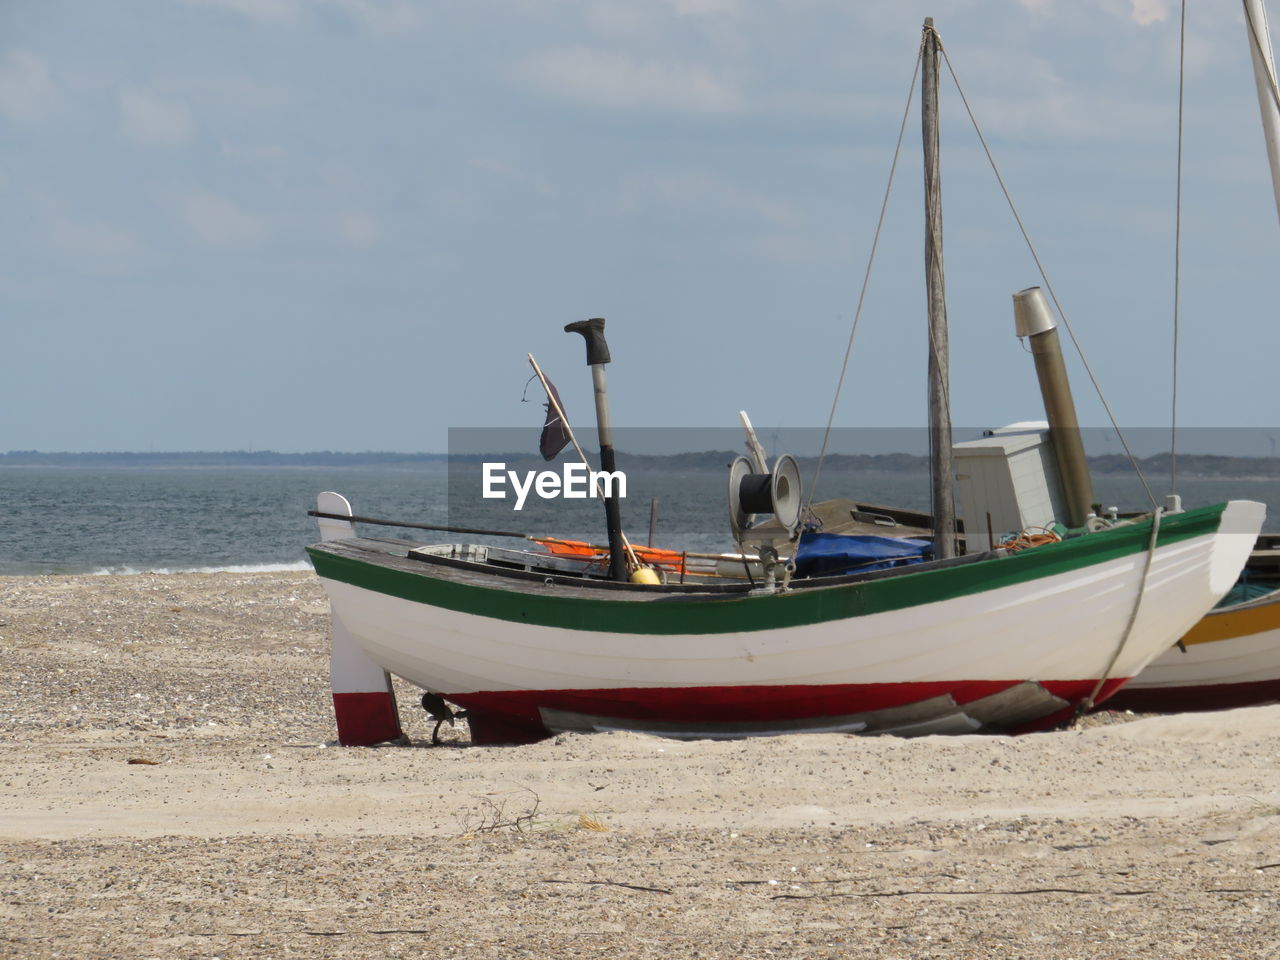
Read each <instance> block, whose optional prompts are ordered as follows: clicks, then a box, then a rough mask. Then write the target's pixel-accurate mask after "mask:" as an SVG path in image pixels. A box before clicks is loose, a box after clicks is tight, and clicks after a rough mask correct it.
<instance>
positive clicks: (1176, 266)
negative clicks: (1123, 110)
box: [1169, 0, 1187, 494]
mask: <svg viewBox="0 0 1280 960" xmlns="http://www.w3.org/2000/svg"><path fill="white" fill-rule="evenodd" d="M1186 62H1187V0H1182V18H1181V33H1180V35H1179V37H1178V174H1177V186H1176V188H1175V193H1176V197H1177V199H1176V201H1175V203H1174V215H1173V391H1172V393H1173V397H1172V399H1171V400H1170V410H1169V493H1170V494H1177V492H1178V332H1179V328H1180V324H1179V322H1178V321H1179V308H1180V306H1181V300H1182V127H1183V114H1184V110H1183V104H1184V99H1183V91H1184V89H1185V87H1186V75H1187V71H1186Z"/></svg>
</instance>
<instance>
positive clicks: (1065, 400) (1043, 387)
mask: <svg viewBox="0 0 1280 960" xmlns="http://www.w3.org/2000/svg"><path fill="white" fill-rule="evenodd" d="M1013 321H1014V329H1015V331H1016V332H1017V334H1018V338H1019V339H1021V338H1023V337H1026V338H1027V339H1028V340H1029V341H1030V342H1031V355H1032V356H1033V357H1034V358H1035V363H1036V379H1038V380H1039V381H1040V395H1041V397H1043V398H1044V412H1045V416H1046V417H1047V418H1048V420H1049V442H1050V443H1052V444H1053V452H1054V455H1055V457H1056V459H1057V461H1058V472H1059V473H1060V474H1061V475H1062V488H1063V493H1064V494H1065V495H1066V498H1067V525H1068V526H1071V527H1083V526H1084V524H1085V520H1086V519H1087V518H1088V516H1089V513H1090V511H1091V510H1092V506H1093V480H1092V479H1091V478H1090V476H1089V463H1088V461H1087V460H1086V459H1085V455H1084V443H1083V441H1082V440H1081V438H1080V421H1079V420H1078V419H1077V418H1076V405H1075V402H1074V401H1073V400H1072V399H1071V384H1070V382H1069V381H1068V380H1067V367H1066V364H1065V363H1064V362H1063V359H1062V344H1061V342H1060V341H1059V339H1058V321H1057V320H1056V319H1055V318H1054V316H1053V313H1052V311H1051V310H1050V309H1049V304H1048V302H1047V301H1046V300H1045V298H1044V294H1043V293H1041V291H1040V288H1039V287H1028V288H1027V289H1026V290H1019V291H1018V292H1017V293H1015V294H1014V295H1013Z"/></svg>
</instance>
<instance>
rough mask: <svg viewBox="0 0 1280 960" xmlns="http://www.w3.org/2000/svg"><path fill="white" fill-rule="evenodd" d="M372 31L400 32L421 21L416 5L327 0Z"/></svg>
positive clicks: (363, 0)
mask: <svg viewBox="0 0 1280 960" xmlns="http://www.w3.org/2000/svg"><path fill="white" fill-rule="evenodd" d="M328 2H329V3H332V4H333V5H334V6H336V7H338V8H339V9H341V10H344V11H346V13H347V14H348V15H349V16H350V17H351V18H352V19H353V20H355V21H357V22H359V23H363V24H364V25H365V26H366V27H367V28H368V29H369V30H371V31H373V32H374V33H400V32H402V31H405V30H412V29H413V28H415V27H417V26H418V25H419V24H420V23H421V22H422V15H421V13H420V11H419V10H418V8H417V7H415V6H414V5H413V4H409V3H395V2H387V0H328Z"/></svg>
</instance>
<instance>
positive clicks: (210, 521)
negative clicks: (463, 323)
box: [0, 456, 1280, 576]
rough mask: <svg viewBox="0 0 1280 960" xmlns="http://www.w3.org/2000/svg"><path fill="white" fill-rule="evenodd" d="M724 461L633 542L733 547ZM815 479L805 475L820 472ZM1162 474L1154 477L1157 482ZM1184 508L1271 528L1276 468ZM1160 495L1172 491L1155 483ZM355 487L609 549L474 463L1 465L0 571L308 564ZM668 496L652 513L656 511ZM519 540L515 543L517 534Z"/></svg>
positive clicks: (650, 484)
mask: <svg viewBox="0 0 1280 960" xmlns="http://www.w3.org/2000/svg"><path fill="white" fill-rule="evenodd" d="M719 459H720V461H721V464H720V466H718V467H716V468H715V469H703V468H701V467H700V466H698V465H697V464H696V463H695V464H689V463H685V464H683V465H682V466H681V468H680V469H678V470H673V469H662V470H655V469H650V468H648V467H646V468H644V469H636V470H633V471H631V472H630V473H629V475H628V479H629V481H630V489H629V491H628V498H627V500H626V501H624V504H623V524H624V529H625V530H626V531H627V532H628V535H629V536H630V538H631V539H632V541H633V542H635V543H645V542H647V541H648V533H649V521H650V515H651V509H652V510H653V511H654V513H655V514H656V522H655V529H654V539H653V543H654V544H655V545H657V546H661V547H666V548H669V549H675V550H690V551H725V550H731V549H733V542H732V539H731V537H730V535H729V529H728V522H727V503H726V486H725V484H726V479H725V471H724V466H723V459H724V458H723V457H722V456H721V457H719ZM808 479H809V473H808V472H807V471H806V472H805V480H806V481H808ZM1153 483H1154V481H1153ZM1095 488H1096V496H1097V499H1099V500H1100V501H1102V502H1103V503H1104V504H1105V505H1106V506H1112V505H1114V506H1117V507H1118V508H1120V509H1121V510H1122V511H1124V510H1140V509H1143V508H1144V506H1145V505H1146V504H1147V503H1148V501H1147V500H1146V497H1145V494H1144V492H1143V490H1142V488H1141V485H1140V484H1139V483H1138V482H1137V480H1136V478H1134V477H1132V476H1123V475H1111V474H1095ZM1180 488H1181V493H1182V496H1183V500H1184V504H1185V505H1186V506H1187V507H1194V506H1201V505H1205V504H1209V503H1216V502H1220V501H1222V500H1228V499H1254V500H1261V501H1263V502H1264V503H1266V504H1267V506H1268V521H1267V525H1266V529H1267V530H1269V531H1272V530H1280V484H1278V483H1277V482H1276V481H1275V480H1274V479H1271V478H1269V477H1266V476H1255V477H1240V478H1227V477H1199V478H1198V477H1191V476H1186V477H1184V478H1183V479H1182V480H1181V482H1180ZM1155 489H1156V494H1157V496H1161V495H1162V493H1163V491H1162V490H1161V489H1160V488H1158V487H1157V488H1155ZM326 490H334V491H337V492H339V493H342V494H344V495H345V496H347V498H348V499H349V500H350V502H351V504H352V507H353V510H354V511H355V512H356V513H357V514H359V515H362V516H370V517H378V518H384V519H389V520H399V521H411V522H418V523H428V524H435V525H439V526H450V525H455V526H466V527H476V528H482V529H494V530H503V531H515V532H523V533H525V534H527V535H528V536H531V537H533V536H555V537H561V538H565V539H573V540H586V541H589V542H597V543H599V542H603V541H604V539H605V533H604V523H603V511H601V510H600V509H599V506H598V504H596V503H594V502H591V501H581V500H580V501H563V500H560V501H543V500H535V498H530V499H529V501H528V502H527V503H526V505H525V508H524V509H522V510H520V511H516V510H514V509H512V502H511V501H510V500H487V499H483V498H482V497H481V496H480V488H479V471H478V469H474V464H472V465H471V466H469V467H468V468H467V469H464V470H458V471H455V474H454V476H453V477H450V476H449V475H448V473H447V471H445V470H427V469H418V468H416V467H414V466H412V465H407V464H403V463H392V464H381V465H374V464H364V465H348V466H333V465H294V466H281V465H272V466H265V465H244V464H241V465H227V464H222V465H201V466H194V465H187V466H181V465H173V464H166V465H150V464H140V465H139V464H135V465H132V466H127V465H126V466H121V465H118V464H113V465H102V464H98V465H83V464H82V465H75V466H72V465H61V466H49V465H24V466H20V467H5V466H0V500H2V501H3V502H4V504H5V505H6V508H7V509H6V518H5V519H6V522H5V523H4V524H3V525H0V575H5V576H32V575H59V574H132V573H182V572H231V573H251V572H256V571H261V572H273V571H288V570H308V569H310V564H309V562H308V561H307V557H306V553H305V547H306V546H307V545H308V544H310V543H313V542H315V541H316V540H318V539H319V530H318V527H317V525H316V521H315V519H314V518H312V517H309V516H307V511H308V510H311V509H314V506H315V497H316V495H317V494H318V493H320V492H322V491H326ZM830 497H849V498H853V499H857V500H860V501H862V502H864V503H871V504H885V505H893V506H897V507H902V508H907V509H918V510H924V509H927V507H928V503H929V481H928V474H927V472H926V471H923V470H920V469H916V470H909V469H908V470H899V471H888V470H869V469H865V468H859V467H847V466H846V467H841V466H839V465H838V463H833V464H829V465H828V466H827V467H824V471H823V476H822V483H821V488H820V490H819V496H818V499H826V498H830ZM654 501H656V506H652V507H651V505H653V504H654ZM362 530H364V531H366V532H369V533H371V534H373V535H380V536H389V537H396V536H404V537H407V538H411V539H415V540H425V541H427V542H437V543H439V542H462V541H466V542H477V543H494V544H501V543H507V544H510V543H512V542H513V541H512V539H511V538H509V537H488V536H479V535H475V536H473V535H466V536H463V535H458V534H449V533H444V532H440V533H433V532H430V531H410V532H406V531H397V530H396V529H395V528H386V527H373V526H364V527H362ZM516 542H518V541H516Z"/></svg>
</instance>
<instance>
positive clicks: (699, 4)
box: [668, 0, 741, 17]
mask: <svg viewBox="0 0 1280 960" xmlns="http://www.w3.org/2000/svg"><path fill="white" fill-rule="evenodd" d="M668 2H669V3H670V4H671V9H672V10H674V11H675V13H676V16H680V17H708V16H715V15H717V14H722V13H738V12H739V10H740V8H741V4H740V3H739V0H668Z"/></svg>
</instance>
